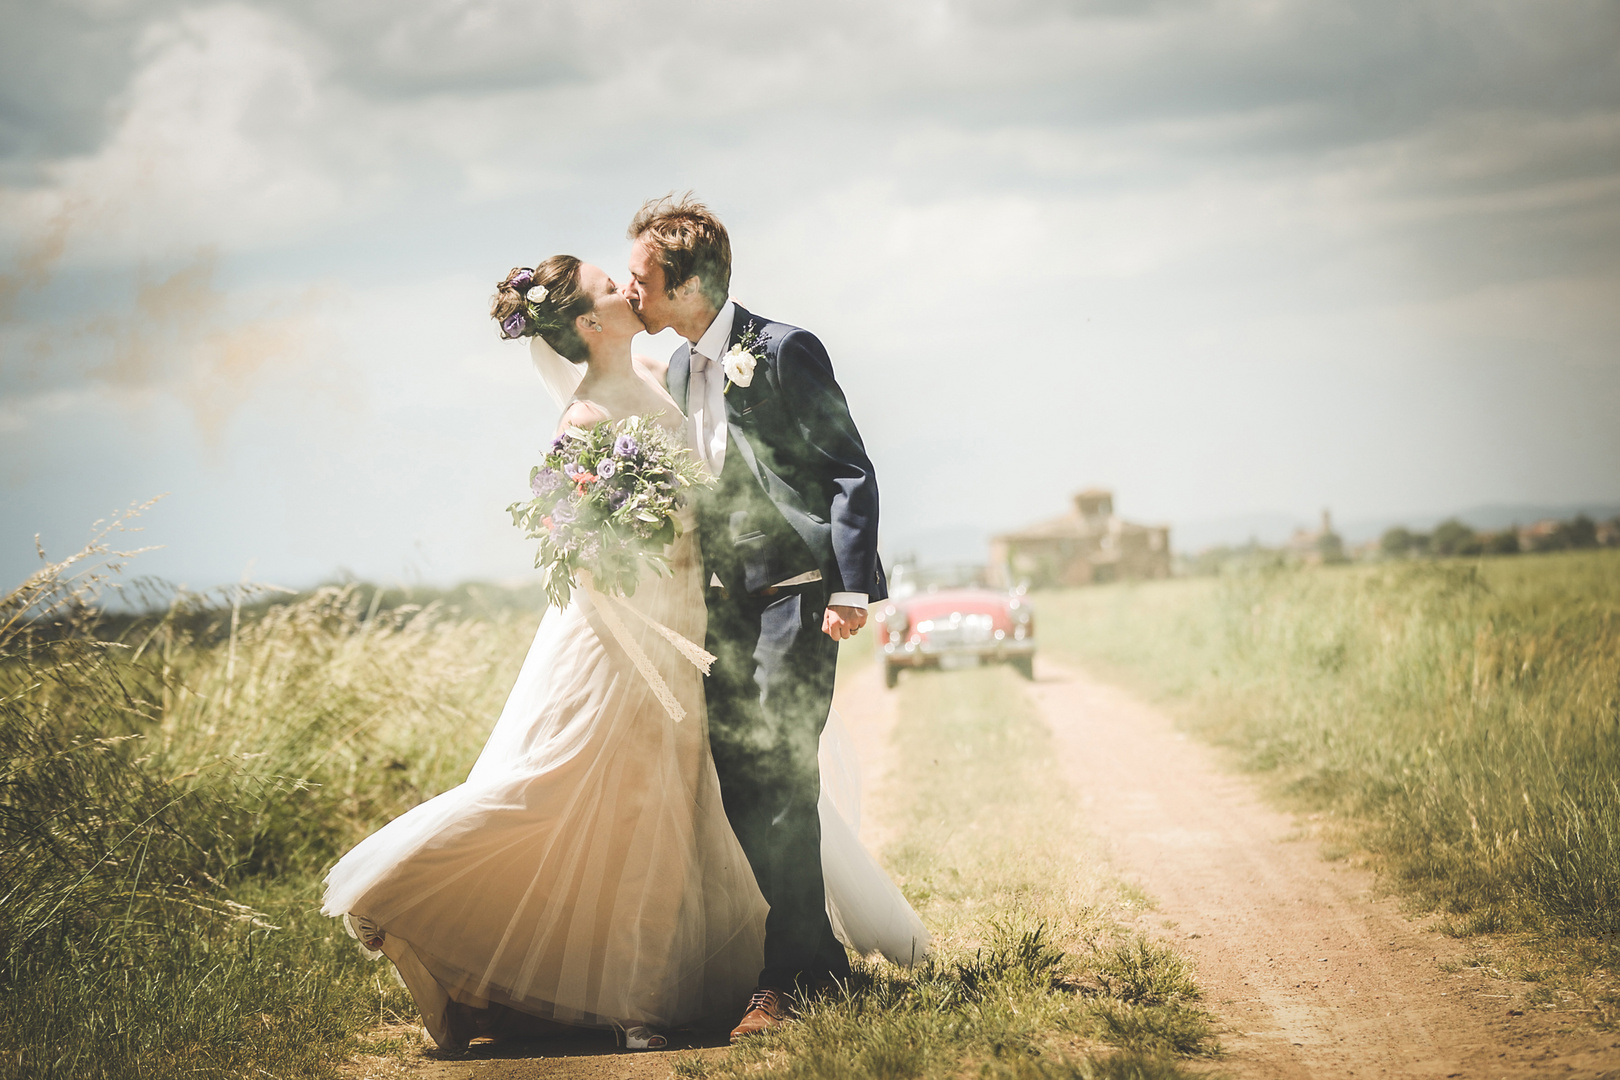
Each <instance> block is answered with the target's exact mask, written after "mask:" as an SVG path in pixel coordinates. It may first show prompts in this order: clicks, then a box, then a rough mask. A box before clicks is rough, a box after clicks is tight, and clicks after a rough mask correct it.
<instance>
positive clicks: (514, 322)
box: [501, 311, 523, 338]
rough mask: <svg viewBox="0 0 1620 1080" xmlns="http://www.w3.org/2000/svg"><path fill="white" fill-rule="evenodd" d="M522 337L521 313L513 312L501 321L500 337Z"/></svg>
mask: <svg viewBox="0 0 1620 1080" xmlns="http://www.w3.org/2000/svg"><path fill="white" fill-rule="evenodd" d="M522 336H523V312H521V311H514V312H512V314H510V315H508V316H507V317H506V318H505V319H503V320H502V321H501V337H503V338H520V337H522Z"/></svg>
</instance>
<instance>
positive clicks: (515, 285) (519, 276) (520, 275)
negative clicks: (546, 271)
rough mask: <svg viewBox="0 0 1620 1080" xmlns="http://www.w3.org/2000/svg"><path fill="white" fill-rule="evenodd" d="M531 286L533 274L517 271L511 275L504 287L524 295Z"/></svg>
mask: <svg viewBox="0 0 1620 1080" xmlns="http://www.w3.org/2000/svg"><path fill="white" fill-rule="evenodd" d="M533 284H534V273H533V272H532V271H529V270H519V271H518V272H517V273H515V274H513V275H512V277H511V279H510V280H509V281H507V283H506V287H507V288H509V289H516V290H517V291H518V292H520V293H526V292H528V291H529V287H530V286H531V285H533Z"/></svg>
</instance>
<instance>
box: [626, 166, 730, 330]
mask: <svg viewBox="0 0 1620 1080" xmlns="http://www.w3.org/2000/svg"><path fill="white" fill-rule="evenodd" d="M627 235H628V236H629V237H630V239H632V240H645V241H647V244H648V246H649V247H651V248H652V249H653V251H654V252H655V253H656V256H657V259H658V265H659V266H661V267H663V270H664V289H665V291H666V292H667V294H668V295H669V296H670V297H671V298H673V297H674V296H675V289H676V287H677V286H679V285H681V284H683V283H684V282H685V281H686V280H687V279H688V278H690V277H692V275H694V274H696V275H697V279H698V281H699V282H700V283H701V285H702V288H703V295H704V296H705V297H706V298H707V299H708V301H709V302H710V303H711V304H713V305H714V307H715V309H716V310H718V309H720V308H722V307H724V306H725V303H726V297H728V296H730V295H731V237H730V236H729V235H727V233H726V227H725V226H724V225H722V224H720V219H719V218H717V217H715V216H714V214H713V213H711V212H710V210H709V208H708V207H707V206H704V205H703V204H702V203H700V202H698V201H697V200H696V199H694V198H693V197H692V193H691V192H690V191H688V192H687V193H686V194H685V195H682V196H681V197H680V198H676V197H675V195H674V194H673V193H671V194H669V195H665V196H664V197H663V198H662V199H649V200H647V202H646V203H645V204H644V205H643V206H642V207H641V210H640V211H639V212H638V213H637V214H636V216H635V218H634V219H633V220H632V221H631V222H630V231H629V233H628V234H627Z"/></svg>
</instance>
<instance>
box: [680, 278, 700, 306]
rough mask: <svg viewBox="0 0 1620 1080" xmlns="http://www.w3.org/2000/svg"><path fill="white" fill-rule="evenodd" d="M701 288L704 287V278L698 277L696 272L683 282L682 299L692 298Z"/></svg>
mask: <svg viewBox="0 0 1620 1080" xmlns="http://www.w3.org/2000/svg"><path fill="white" fill-rule="evenodd" d="M701 288H703V279H702V278H700V277H698V276H697V275H696V274H693V275H692V276H691V277H689V278H687V279H686V280H685V281H683V282H681V299H682V300H690V299H691V298H692V294H693V293H696V292H697V291H698V290H699V289H701Z"/></svg>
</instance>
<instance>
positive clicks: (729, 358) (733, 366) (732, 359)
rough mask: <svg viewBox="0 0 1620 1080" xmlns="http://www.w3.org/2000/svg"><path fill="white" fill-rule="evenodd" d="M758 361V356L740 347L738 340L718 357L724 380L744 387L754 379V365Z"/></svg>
mask: <svg viewBox="0 0 1620 1080" xmlns="http://www.w3.org/2000/svg"><path fill="white" fill-rule="evenodd" d="M758 363H759V357H757V356H755V355H754V354H753V353H751V352H749V351H748V350H747V349H745V348H743V347H742V344H741V343H740V342H739V343H738V344H736V345H733V346H732V347H731V349H730V350H729V351H728V352H727V353H726V355H725V356H723V357H721V358H720V366H721V368H723V369H724V370H725V373H726V381H727V382H728V383H736V384H737V385H738V386H743V387H746V386H747V385H748V384H749V383H751V382H753V381H754V367H755V366H756V365H757V364H758Z"/></svg>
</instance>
